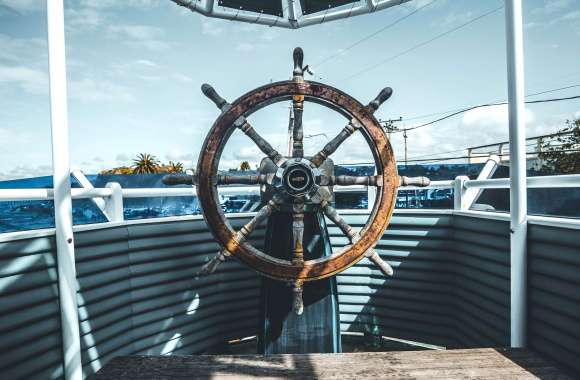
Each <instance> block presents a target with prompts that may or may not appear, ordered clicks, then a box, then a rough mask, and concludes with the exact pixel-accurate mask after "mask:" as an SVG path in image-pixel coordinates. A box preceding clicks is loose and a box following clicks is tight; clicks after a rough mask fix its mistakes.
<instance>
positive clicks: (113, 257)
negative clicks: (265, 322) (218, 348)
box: [76, 218, 264, 374]
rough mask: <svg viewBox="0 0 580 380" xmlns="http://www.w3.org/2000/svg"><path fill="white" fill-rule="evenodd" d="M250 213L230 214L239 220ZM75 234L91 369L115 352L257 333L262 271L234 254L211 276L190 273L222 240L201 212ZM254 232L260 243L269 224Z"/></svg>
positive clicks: (188, 346) (167, 348)
mask: <svg viewBox="0 0 580 380" xmlns="http://www.w3.org/2000/svg"><path fill="white" fill-rule="evenodd" d="M247 220H248V219H247V218H233V219H230V222H231V223H232V225H233V226H234V228H240V227H241V226H242V224H243V223H244V221H247ZM76 236H77V237H76V243H77V262H78V264H77V268H78V278H79V283H80V289H81V291H80V292H79V303H80V304H81V305H82V307H81V310H80V318H81V321H82V322H81V334H82V339H81V341H82V344H83V367H84V369H85V373H87V374H89V373H92V372H94V371H95V370H98V368H100V366H101V365H103V364H104V363H106V362H107V361H108V360H110V359H111V358H112V357H114V356H117V355H131V354H144V355H158V354H171V353H181V354H190V353H197V352H203V351H205V350H207V349H208V348H210V347H212V346H214V345H216V344H219V343H221V342H224V341H227V340H229V339H232V338H238V337H242V336H248V335H255V334H256V331H257V327H258V322H257V321H258V311H259V308H258V305H259V277H258V276H257V275H256V274H254V273H253V272H252V271H250V270H249V269H247V268H245V267H243V266H242V265H240V264H238V263H237V262H236V261H234V260H232V261H229V262H227V263H225V264H223V265H221V266H220V267H219V268H218V271H217V272H216V273H215V274H214V275H213V276H210V277H203V278H199V279H196V278H194V276H193V275H192V274H194V273H195V272H196V271H198V270H199V268H200V267H201V265H203V263H204V262H205V261H206V260H207V259H208V258H210V257H212V256H213V255H214V254H215V253H217V250H218V248H219V247H218V245H217V243H216V242H215V241H214V240H213V238H212V236H211V234H210V232H209V231H208V229H207V227H206V224H205V222H204V221H203V220H189V221H178V222H167V223H153V224H151V223H147V224H129V225H127V226H123V227H115V228H109V229H102V230H96V231H87V232H81V233H78V234H77V235H76ZM252 238H253V240H252V242H253V243H254V244H255V245H257V246H258V247H261V246H262V241H263V238H264V228H261V229H257V230H256V231H254V233H253V235H252Z"/></svg>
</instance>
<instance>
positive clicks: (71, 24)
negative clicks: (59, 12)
mask: <svg viewBox="0 0 580 380" xmlns="http://www.w3.org/2000/svg"><path fill="white" fill-rule="evenodd" d="M104 22H105V20H104V15H103V14H102V13H100V12H99V11H97V10H95V9H90V8H79V9H76V8H67V9H66V10H65V26H66V28H67V32H76V31H79V30H84V29H88V30H94V29H95V28H96V27H97V26H100V25H102V24H103V23H104Z"/></svg>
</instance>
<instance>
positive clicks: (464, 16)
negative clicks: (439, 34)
mask: <svg viewBox="0 0 580 380" xmlns="http://www.w3.org/2000/svg"><path fill="white" fill-rule="evenodd" d="M472 18H473V12H471V11H469V12H460V13H458V12H449V13H448V14H447V16H445V17H444V18H443V19H441V20H437V21H434V22H433V23H432V25H437V26H443V27H444V26H450V25H459V24H463V23H465V22H467V21H469V20H471V19H472Z"/></svg>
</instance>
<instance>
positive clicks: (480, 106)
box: [391, 95, 580, 133]
mask: <svg viewBox="0 0 580 380" xmlns="http://www.w3.org/2000/svg"><path fill="white" fill-rule="evenodd" d="M573 99H580V95H574V96H567V97H563V98H551V99H540V100H528V101H525V102H524V103H525V104H538V103H551V102H561V101H565V100H573ZM506 104H508V103H507V102H497V103H487V104H480V105H477V106H472V107H468V108H464V109H462V110H459V111H457V112H453V113H451V114H449V115H446V116H444V117H441V118H439V119H436V120H433V121H430V122H428V123H423V124H419V125H415V126H413V127H408V128H401V129H398V130H394V131H391V133H396V132H406V131H413V130H415V129H419V128H423V127H426V126H429V125H433V124H435V123H439V122H441V121H443V120H446V119H449V118H451V117H453V116H457V115H459V114H462V113H465V112H467V111H471V110H474V109H478V108H484V107H494V106H501V105H506Z"/></svg>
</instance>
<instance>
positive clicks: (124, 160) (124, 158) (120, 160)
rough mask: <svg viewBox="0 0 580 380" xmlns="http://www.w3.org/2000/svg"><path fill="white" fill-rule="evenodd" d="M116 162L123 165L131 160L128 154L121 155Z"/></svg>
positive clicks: (118, 155)
mask: <svg viewBox="0 0 580 380" xmlns="http://www.w3.org/2000/svg"><path fill="white" fill-rule="evenodd" d="M115 160H117V161H119V162H121V163H124V162H128V161H129V160H130V158H129V155H128V154H127V153H119V154H117V156H116V157H115Z"/></svg>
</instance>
